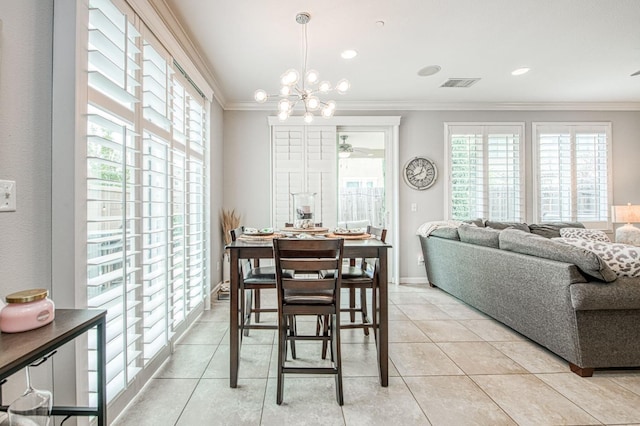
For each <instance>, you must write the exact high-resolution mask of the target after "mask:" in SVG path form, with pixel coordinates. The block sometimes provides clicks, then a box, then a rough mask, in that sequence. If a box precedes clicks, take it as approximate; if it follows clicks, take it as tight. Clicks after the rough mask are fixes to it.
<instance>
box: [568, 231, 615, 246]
mask: <svg viewBox="0 0 640 426" xmlns="http://www.w3.org/2000/svg"><path fill="white" fill-rule="evenodd" d="M560 236H561V237H563V238H576V239H578V240H591V241H603V242H605V243H610V242H611V240H610V239H609V237H607V234H605V233H604V232H603V231H600V230H598V229H584V228H561V229H560Z"/></svg>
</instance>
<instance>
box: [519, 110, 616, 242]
mask: <svg viewBox="0 0 640 426" xmlns="http://www.w3.org/2000/svg"><path fill="white" fill-rule="evenodd" d="M545 127H546V128H549V129H554V130H556V129H557V131H564V132H566V131H568V132H570V134H571V144H572V146H574V145H575V131H576V128H578V129H580V130H582V131H596V132H602V131H603V130H604V133H605V137H606V145H607V210H606V211H607V220H606V221H581V222H582V223H583V224H584V226H585V227H586V228H591V229H600V230H603V231H608V232H612V231H613V223H612V222H611V211H610V209H609V206H611V205H612V204H613V170H612V157H613V155H612V154H613V150H612V146H613V141H612V138H611V136H612V123H611V122H610V121H581V122H574V121H563V122H542V121H534V122H532V123H531V145H532V149H531V151H532V156H531V168H532V171H531V172H532V178H533V179H532V180H533V182H532V203H533V221H534V222H542V219H541V217H540V215H541V207H540V203H541V200H540V170H539V162H540V145H539V141H538V137H539V134H540V132H541V130H542V128H545ZM572 152H575V150H574V149H572ZM571 164H572V169H571V170H572V175H573V174H574V173H573V172H574V165H575V156H573V155H572V158H571ZM571 189H572V191H575V189H576V188H575V182H572V185H571ZM571 203H572V206H573V205H574V204H575V203H576V197H575V194H573V193H572V196H571ZM574 217H575V216H574ZM572 220H573V221H575V220H577V219H572Z"/></svg>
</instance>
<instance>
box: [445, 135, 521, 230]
mask: <svg viewBox="0 0 640 426" xmlns="http://www.w3.org/2000/svg"><path fill="white" fill-rule="evenodd" d="M523 127H524V126H522V125H447V135H448V136H447V145H448V157H449V186H448V190H449V217H451V218H452V219H456V220H469V219H474V218H478V217H481V218H488V219H491V220H496V221H515V222H522V221H524V214H525V212H524V199H525V197H524V180H523V177H522V175H523V173H524V168H523V159H522V157H521V152H522V146H523V141H522V134H523V130H524V129H523Z"/></svg>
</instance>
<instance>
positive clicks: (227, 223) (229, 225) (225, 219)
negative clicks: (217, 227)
mask: <svg viewBox="0 0 640 426" xmlns="http://www.w3.org/2000/svg"><path fill="white" fill-rule="evenodd" d="M220 221H221V224H222V232H223V235H224V243H225V244H229V243H231V234H230V233H229V231H231V230H232V229H236V228H237V227H239V226H240V215H239V214H236V211H235V209H234V210H225V209H222V212H221V213H220Z"/></svg>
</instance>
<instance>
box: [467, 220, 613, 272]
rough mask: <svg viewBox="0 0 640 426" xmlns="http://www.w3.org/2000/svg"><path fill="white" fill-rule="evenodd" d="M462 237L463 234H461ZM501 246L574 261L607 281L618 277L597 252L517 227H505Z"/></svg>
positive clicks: (517, 251)
mask: <svg viewBox="0 0 640 426" xmlns="http://www.w3.org/2000/svg"><path fill="white" fill-rule="evenodd" d="M460 237H461V238H460V239H462V235H460ZM500 248H501V249H503V250H509V251H514V252H516V253H522V254H528V255H530V256H537V257H542V258H545V259H551V260H557V261H559V262H566V263H572V264H574V265H576V266H577V267H578V269H580V270H581V271H582V272H583V273H585V274H587V275H589V276H592V277H594V278H597V279H599V280H602V281H605V282H611V281H615V280H616V278H617V277H618V276H617V275H616V273H615V272H614V271H612V270H611V268H610V267H609V265H607V263H606V262H605V261H604V260H602V259H601V258H600V257H599V256H598V255H597V254H595V253H593V252H591V251H589V250H585V249H583V248H579V247H573V246H569V245H567V244H565V243H562V242H560V241H555V240H551V239H548V238H545V237H542V236H540V235H536V234H529V233H526V232H523V231H520V230H517V229H505V230H504V231H502V232H501V233H500Z"/></svg>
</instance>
